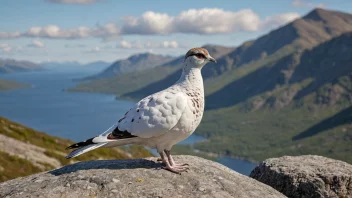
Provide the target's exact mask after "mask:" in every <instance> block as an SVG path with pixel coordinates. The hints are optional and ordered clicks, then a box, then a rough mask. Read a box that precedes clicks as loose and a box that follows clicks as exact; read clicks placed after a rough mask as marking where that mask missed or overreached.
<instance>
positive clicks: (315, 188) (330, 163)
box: [250, 155, 352, 197]
mask: <svg viewBox="0 0 352 198" xmlns="http://www.w3.org/2000/svg"><path fill="white" fill-rule="evenodd" d="M250 177H252V178H254V179H256V180H258V181H260V182H263V183H265V184H267V185H269V186H271V187H273V188H275V189H276V190H278V191H280V192H282V193H283V194H285V195H286V196H288V197H352V165H350V164H348V163H346V162H342V161H338V160H333V159H330V158H326V157H321V156H315V155H304V156H296V157H292V156H284V157H280V158H271V159H267V160H265V161H264V162H262V163H261V164H259V165H258V166H257V167H256V168H255V169H254V170H253V171H252V173H251V174H250Z"/></svg>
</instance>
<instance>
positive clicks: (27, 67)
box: [0, 59, 43, 73]
mask: <svg viewBox="0 0 352 198" xmlns="http://www.w3.org/2000/svg"><path fill="white" fill-rule="evenodd" d="M42 69H43V68H42V67H41V66H40V65H39V64H36V63H33V62H30V61H18V60H12V59H0V73H13V72H26V71H38V70H42Z"/></svg>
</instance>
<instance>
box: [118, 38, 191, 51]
mask: <svg viewBox="0 0 352 198" xmlns="http://www.w3.org/2000/svg"><path fill="white" fill-rule="evenodd" d="M116 47H117V48H124V49H157V48H184V47H187V45H185V44H179V43H178V42H177V41H163V42H151V41H147V42H145V43H139V42H136V41H133V42H129V41H125V40H122V41H120V42H119V43H118V44H117V45H116Z"/></svg>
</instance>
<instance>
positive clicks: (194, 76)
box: [177, 67, 204, 95]
mask: <svg viewBox="0 0 352 198" xmlns="http://www.w3.org/2000/svg"><path fill="white" fill-rule="evenodd" d="M177 84H179V85H180V86H182V87H185V88H187V87H191V89H193V91H199V92H200V94H202V95H204V87H203V78H202V73H201V69H200V68H187V67H184V68H183V70H182V74H181V77H180V79H179V80H178V81H177ZM186 90H187V89H186Z"/></svg>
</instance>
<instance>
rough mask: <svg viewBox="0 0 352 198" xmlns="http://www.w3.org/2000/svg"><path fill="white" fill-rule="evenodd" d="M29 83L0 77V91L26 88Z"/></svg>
mask: <svg viewBox="0 0 352 198" xmlns="http://www.w3.org/2000/svg"><path fill="white" fill-rule="evenodd" d="M27 87H29V85H26V84H23V83H19V82H16V81H12V80H4V79H0V91H9V90H13V89H20V88H27Z"/></svg>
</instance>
